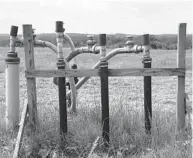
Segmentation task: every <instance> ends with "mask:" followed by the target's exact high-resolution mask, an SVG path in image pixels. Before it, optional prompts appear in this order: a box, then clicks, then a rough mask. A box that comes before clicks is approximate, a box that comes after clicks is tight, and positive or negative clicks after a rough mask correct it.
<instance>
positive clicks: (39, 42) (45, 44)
mask: <svg viewBox="0 0 193 158" xmlns="http://www.w3.org/2000/svg"><path fill="white" fill-rule="evenodd" d="M34 45H36V46H41V47H48V48H50V49H51V50H53V52H54V53H55V54H58V53H57V47H56V46H55V45H54V44H52V43H51V42H47V41H42V40H34Z"/></svg>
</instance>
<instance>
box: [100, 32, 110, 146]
mask: <svg viewBox="0 0 193 158" xmlns="http://www.w3.org/2000/svg"><path fill="white" fill-rule="evenodd" d="M99 44H100V46H101V50H100V54H101V58H100V80H101V105H102V137H103V140H104V143H105V146H108V144H109V85H108V84H109V83H108V62H107V61H106V58H105V57H106V34H100V35H99Z"/></svg>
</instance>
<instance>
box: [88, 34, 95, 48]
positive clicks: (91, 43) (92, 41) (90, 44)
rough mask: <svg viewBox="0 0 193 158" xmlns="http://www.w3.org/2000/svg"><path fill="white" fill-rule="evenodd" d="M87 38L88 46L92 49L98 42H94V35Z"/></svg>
mask: <svg viewBox="0 0 193 158" xmlns="http://www.w3.org/2000/svg"><path fill="white" fill-rule="evenodd" d="M87 38H88V40H87V45H88V47H89V48H91V47H92V46H94V45H95V44H96V40H94V35H87Z"/></svg>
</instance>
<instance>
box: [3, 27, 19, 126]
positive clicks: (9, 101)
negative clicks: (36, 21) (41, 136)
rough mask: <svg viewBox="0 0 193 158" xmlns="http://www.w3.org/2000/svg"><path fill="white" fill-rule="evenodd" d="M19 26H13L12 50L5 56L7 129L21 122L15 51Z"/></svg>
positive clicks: (17, 61)
mask: <svg viewBox="0 0 193 158" xmlns="http://www.w3.org/2000/svg"><path fill="white" fill-rule="evenodd" d="M17 32H18V27H17V26H12V27H11V31H10V52H8V53H7V57H6V58H5V64H6V66H5V81H6V85H5V91H6V118H5V121H6V129H9V128H14V127H16V126H17V125H18V123H19V63H20V59H19V57H18V55H17V52H15V43H16V37H17Z"/></svg>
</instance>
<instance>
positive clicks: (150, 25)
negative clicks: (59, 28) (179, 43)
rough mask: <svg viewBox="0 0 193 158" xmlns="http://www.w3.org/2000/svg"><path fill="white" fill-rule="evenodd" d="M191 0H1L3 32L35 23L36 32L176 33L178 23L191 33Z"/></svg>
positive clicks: (0, 9) (0, 24)
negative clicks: (60, 23) (56, 23)
mask: <svg viewBox="0 0 193 158" xmlns="http://www.w3.org/2000/svg"><path fill="white" fill-rule="evenodd" d="M192 3H193V2H192V1H191V0H0V33H8V34H9V32H10V27H11V25H15V26H19V33H22V25H23V24H32V26H33V28H35V29H36V31H35V33H54V32H55V21H63V22H64V28H65V30H66V31H65V32H66V33H93V34H98V33H107V34H110V33H125V34H144V33H149V34H177V32H178V25H179V23H187V33H189V34H190V33H192V29H193V28H192V18H193V17H192V15H193V12H192V7H193V5H192Z"/></svg>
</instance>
